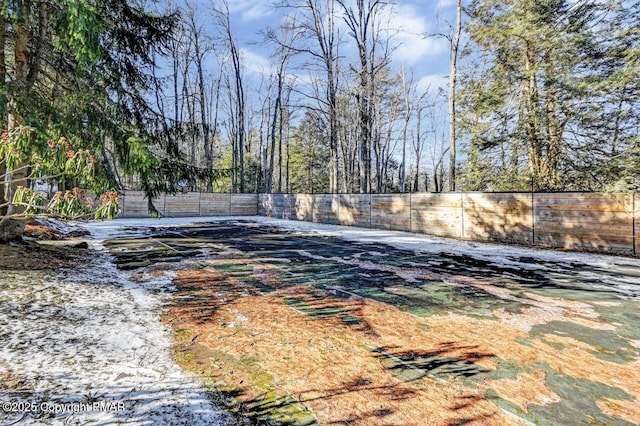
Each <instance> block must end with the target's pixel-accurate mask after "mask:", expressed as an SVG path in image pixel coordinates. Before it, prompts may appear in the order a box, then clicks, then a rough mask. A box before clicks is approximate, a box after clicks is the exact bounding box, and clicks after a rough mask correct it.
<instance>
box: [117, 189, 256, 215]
mask: <svg viewBox="0 0 640 426" xmlns="http://www.w3.org/2000/svg"><path fill="white" fill-rule="evenodd" d="M121 203H122V213H121V214H120V216H121V217H126V218H136V217H149V216H150V215H149V208H148V199H147V197H146V196H145V194H144V192H143V191H130V190H127V191H124V193H123V194H122V195H121ZM153 204H154V206H155V207H156V209H157V210H158V212H159V213H160V214H161V215H162V216H166V217H189V216H227V215H231V216H248V215H256V214H258V195H257V194H211V193H200V192H187V193H185V194H176V195H161V196H159V197H158V198H154V200H153Z"/></svg>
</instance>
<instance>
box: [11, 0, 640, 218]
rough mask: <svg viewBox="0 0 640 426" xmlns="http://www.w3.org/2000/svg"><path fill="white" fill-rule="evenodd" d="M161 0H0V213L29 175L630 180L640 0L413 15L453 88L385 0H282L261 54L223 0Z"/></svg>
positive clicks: (164, 186) (103, 182) (211, 184)
mask: <svg viewBox="0 0 640 426" xmlns="http://www.w3.org/2000/svg"><path fill="white" fill-rule="evenodd" d="M166 1H168V2H167V3H165V4H161V3H149V2H145V1H143V0H133V1H127V2H123V1H116V0H107V1H97V0H60V1H55V2H52V1H48V0H0V47H1V48H0V127H1V128H2V132H1V133H2V134H1V137H0V177H1V178H2V181H3V189H4V190H3V191H1V192H0V195H1V197H0V218H1V219H0V220H2V221H3V222H4V221H5V220H6V219H7V218H9V217H14V216H16V215H18V216H19V215H21V214H22V213H24V212H25V211H26V210H27V209H28V208H30V207H31V208H35V207H40V206H41V205H44V201H43V200H40V199H36V198H33V197H32V194H30V193H29V192H28V191H26V189H28V188H29V187H30V182H32V181H33V180H34V179H37V178H38V179H40V180H42V179H46V178H52V179H55V180H56V182H58V183H59V184H60V188H61V189H72V188H73V187H75V186H82V187H90V188H91V189H92V190H93V191H94V192H96V193H99V192H101V191H103V190H107V189H119V188H122V187H125V186H136V187H140V188H142V189H144V190H145V191H147V193H148V194H149V195H150V198H149V199H150V200H151V198H152V196H154V195H157V194H160V193H163V192H172V191H177V190H180V188H183V187H186V188H191V189H200V190H211V191H232V192H254V191H260V192H262V191H264V192H363V193H366V192H407V191H446V190H482V191H486V190H529V189H532V188H533V189H536V190H573V189H579V190H636V189H637V188H638V184H639V183H640V177H639V176H640V173H639V172H640V139H639V137H638V134H639V132H640V119H639V116H640V108H639V107H640V105H639V103H640V102H639V97H640V90H639V89H640V88H639V87H638V85H639V84H640V75H639V74H640V71H639V70H640V59H639V58H640V47H639V46H640V40H639V37H640V22H639V16H640V2H638V1H624V0H617V1H599V0H598V1H596V0H585V1H577V2H576V1H562V0H542V1H533V0H507V1H497V0H469V1H465V0H457V1H456V6H457V7H456V11H457V13H456V15H457V16H456V19H455V21H454V22H452V23H450V24H448V23H443V27H444V28H445V30H444V31H443V34H424V37H442V40H446V41H448V44H449V46H450V59H451V60H450V75H449V90H448V91H446V90H445V91H443V90H433V89H432V90H429V88H427V87H424V86H421V85H420V84H419V81H417V78H416V77H415V75H416V74H417V73H416V72H415V71H414V70H412V69H410V68H407V67H404V66H402V65H401V64H397V63H394V61H393V58H394V53H395V52H396V50H397V49H398V48H399V47H400V39H399V37H398V34H399V29H397V28H393V19H392V18H393V14H394V13H395V9H394V8H395V7H396V6H397V5H395V4H394V2H393V1H382V0H277V1H276V3H275V4H274V7H276V8H277V10H279V11H281V12H282V16H283V17H284V18H283V19H281V20H280V21H278V22H277V25H276V26H274V27H269V28H263V29H262V30H261V31H260V32H259V33H258V34H256V37H255V39H256V40H255V41H254V42H255V43H256V44H255V45H254V46H252V48H255V47H256V46H257V47H258V48H259V49H260V51H261V52H263V53H266V55H263V56H266V57H267V58H269V61H268V63H264V64H260V60H261V58H262V56H261V57H260V58H254V57H252V56H251V53H250V51H249V50H248V49H246V47H245V46H246V44H245V40H240V39H239V37H238V32H237V29H236V28H234V21H233V20H232V19H231V17H232V16H233V13H232V8H233V7H234V4H233V3H230V2H228V1H227V0H216V1H212V2H210V3H203V2H192V0H183V1H181V2H179V3H175V2H174V3H171V0H166ZM151 7H153V8H155V9H151ZM259 66H261V69H260V70H258V68H259ZM258 71H260V72H258ZM21 188H22V189H21ZM16 194H20V200H21V201H20V202H16ZM33 203H35V204H34V205H33V206H31V205H30V204H33ZM150 208H151V209H153V205H152V203H150Z"/></svg>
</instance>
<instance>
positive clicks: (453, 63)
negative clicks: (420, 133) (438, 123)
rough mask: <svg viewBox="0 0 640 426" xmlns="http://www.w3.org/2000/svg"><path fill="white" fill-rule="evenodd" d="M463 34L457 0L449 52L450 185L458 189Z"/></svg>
mask: <svg viewBox="0 0 640 426" xmlns="http://www.w3.org/2000/svg"><path fill="white" fill-rule="evenodd" d="M461 34H462V0H456V26H455V31H454V32H453V34H452V36H451V51H450V53H449V159H450V164H449V186H450V188H451V190H452V191H455V190H456V82H457V78H458V49H459V45H460V36H461Z"/></svg>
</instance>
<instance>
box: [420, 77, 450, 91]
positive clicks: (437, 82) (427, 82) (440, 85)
mask: <svg viewBox="0 0 640 426" xmlns="http://www.w3.org/2000/svg"><path fill="white" fill-rule="evenodd" d="M448 88H449V76H448V75H445V74H430V75H425V76H424V77H422V78H421V79H420V80H419V81H418V90H420V91H425V90H426V91H428V92H429V94H431V95H432V96H435V95H437V94H438V92H439V91H440V89H442V90H443V91H445V93H446V91H447V90H448Z"/></svg>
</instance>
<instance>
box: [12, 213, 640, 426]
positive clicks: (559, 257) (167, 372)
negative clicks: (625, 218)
mask: <svg viewBox="0 0 640 426" xmlns="http://www.w3.org/2000/svg"><path fill="white" fill-rule="evenodd" d="M227 220H242V221H252V222H256V223H258V224H264V225H271V226H278V227H281V228H283V229H288V230H291V231H299V232H303V233H314V234H320V235H326V236H335V237H340V238H344V239H347V240H353V241H358V242H368V243H376V244H379V243H383V244H389V245H392V246H395V247H398V248H401V249H408V250H414V251H418V252H427V253H445V254H458V255H465V256H472V257H475V258H478V259H484V260H488V261H491V262H493V263H496V264H499V265H507V266H510V267H515V268H535V269H540V270H546V271H551V272H552V271H553V270H555V269H557V268H560V269H562V270H564V271H567V270H571V269H572V268H573V269H575V268H576V266H575V265H588V266H589V270H588V271H587V270H585V271H584V272H582V271H580V270H576V271H574V272H575V273H576V274H583V277H584V278H585V279H588V280H589V281H590V282H591V283H592V284H591V285H596V286H598V285H602V286H607V287H608V288H611V287H614V288H615V289H616V290H615V291H616V292H617V293H618V294H620V296H621V297H625V298H626V297H629V298H637V297H640V284H639V282H640V260H639V259H631V258H623V257H615V256H603V255H593V254H583V253H570V252H556V251H551V250H539V249H528V248H522V247H513V246H504V245H496V244H481V243H474V242H465V241H456V240H449V239H443V238H438V237H432V236H428V235H421V234H411V233H406V232H398V231H386V230H373V229H364V228H355V227H342V226H333V225H323V224H317V223H306V222H297V221H284V220H279V219H272V218H266V217H258V216H251V217H219V218H178V219H121V220H115V221H107V222H98V223H91V224H88V225H87V224H84V226H85V227H86V228H88V229H89V230H90V231H91V233H92V240H91V242H90V244H91V245H92V246H93V247H94V248H97V249H102V246H101V241H103V240H104V239H107V238H113V237H118V236H128V237H133V236H136V235H144V233H145V231H144V228H145V227H164V226H175V225H180V224H187V223H197V222H211V221H227ZM136 228H137V229H136ZM171 279H172V276H171V275H170V274H167V275H164V276H162V277H159V278H153V279H151V278H149V280H147V281H146V282H143V283H140V282H138V280H136V281H135V282H134V281H131V280H130V279H129V276H128V274H126V273H123V272H121V271H119V270H117V269H116V268H115V266H114V265H113V263H112V262H111V261H110V259H109V257H108V256H107V255H106V254H105V255H104V256H103V257H99V258H97V259H94V261H93V262H92V263H91V264H89V265H86V266H81V267H79V268H78V269H75V270H69V271H20V272H13V271H1V272H0V326H1V329H0V402H1V403H2V410H0V424H21V425H22V424H47V425H49V424H88V423H94V424H103V425H106V424H136V425H155V424H171V425H179V424H184V425H197V424H225V425H226V424H232V423H234V422H235V421H234V420H233V418H232V417H230V416H229V415H228V414H226V412H225V410H224V409H223V408H221V407H220V406H217V405H215V404H214V403H212V402H211V399H210V398H209V395H208V394H207V392H206V391H205V389H204V388H203V387H202V386H201V385H200V384H199V383H197V382H196V381H195V380H194V379H193V378H191V377H190V376H189V375H188V374H186V373H184V372H183V371H182V370H181V369H180V368H179V367H178V366H177V365H176V364H175V363H174V361H173V360H172V359H171V352H170V344H171V334H170V333H171V330H170V329H169V327H168V326H166V325H163V324H162V323H161V321H160V316H161V314H162V309H163V306H164V304H165V303H166V302H167V298H168V297H169V295H170V292H171ZM7 402H13V403H14V404H13V405H6V403H7ZM94 402H95V403H97V404H96V405H93V403H94ZM72 403H76V404H75V405H73V404H72ZM79 403H82V404H84V405H78V404H79ZM109 403H115V404H111V405H109ZM100 404H102V405H100ZM63 409H64V410H65V411H64V412H57V413H56V412H55V411H56V410H57V411H61V410H63ZM105 409H106V410H105ZM69 410H75V411H79V412H69Z"/></svg>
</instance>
